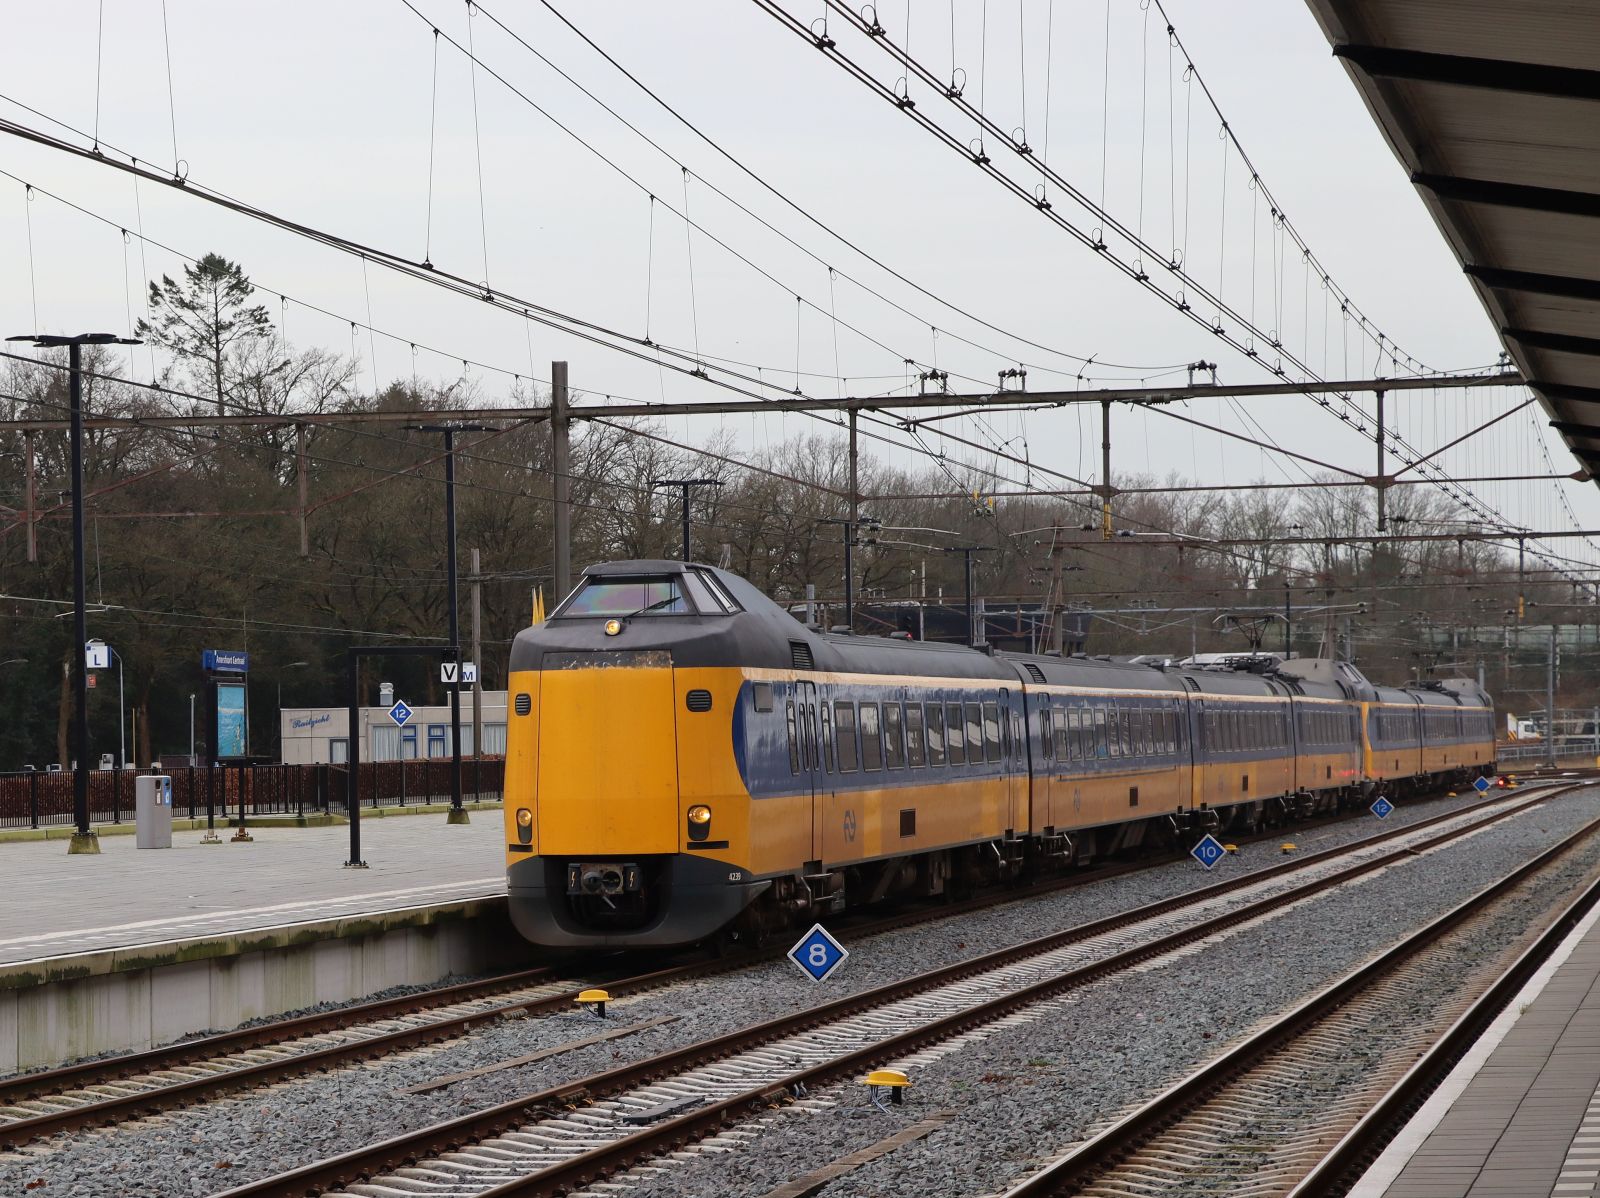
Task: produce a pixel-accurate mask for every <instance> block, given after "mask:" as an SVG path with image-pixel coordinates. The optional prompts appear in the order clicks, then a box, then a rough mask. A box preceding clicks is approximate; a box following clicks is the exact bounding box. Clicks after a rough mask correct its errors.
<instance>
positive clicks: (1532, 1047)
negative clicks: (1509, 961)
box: [1350, 908, 1600, 1198]
mask: <svg viewBox="0 0 1600 1198" xmlns="http://www.w3.org/2000/svg"><path fill="white" fill-rule="evenodd" d="M1597 1193H1600V908H1596V909H1595V910H1594V911H1591V912H1590V913H1589V915H1588V916H1587V917H1585V919H1584V920H1583V921H1582V922H1581V923H1579V924H1578V926H1577V927H1575V928H1574V929H1573V930H1572V932H1571V934H1570V935H1568V936H1567V938H1566V939H1565V940H1564V941H1563V942H1562V944H1561V947H1560V948H1559V950H1558V951H1557V952H1556V954H1555V955H1554V956H1553V957H1552V958H1551V960H1550V961H1548V962H1546V964H1545V965H1544V966H1543V968H1541V969H1540V970H1539V972H1538V973H1536V974H1535V975H1534V976H1533V977H1532V978H1531V979H1530V980H1529V981H1528V984H1527V985H1526V986H1525V987H1524V988H1523V990H1522V991H1521V993H1519V994H1518V995H1517V997H1516V998H1515V999H1513V1000H1512V1002H1511V1003H1510V1004H1509V1005H1508V1006H1507V1008H1506V1010H1505V1011H1504V1012H1503V1013H1502V1014H1501V1016H1500V1017H1499V1018H1498V1019H1497V1020H1496V1021H1495V1022H1494V1024H1492V1025H1491V1027H1490V1028H1489V1030H1488V1032H1487V1033H1486V1034H1485V1035H1484V1036H1483V1037H1482V1038H1481V1039H1480V1040H1479V1041H1478V1043H1477V1045H1476V1046H1474V1048H1473V1050H1472V1052H1470V1053H1469V1054H1468V1055H1467V1056H1466V1057H1465V1058H1464V1059H1463V1060H1462V1061H1461V1063H1460V1064H1458V1065H1457V1066H1456V1068H1455V1069H1454V1070H1453V1071H1452V1072H1451V1074H1450V1076H1449V1077H1448V1078H1447V1079H1446V1081H1445V1082H1444V1084H1443V1085H1442V1086H1440V1088H1439V1089H1438V1090H1437V1091H1435V1093H1434V1094H1433V1096H1432V1097H1431V1098H1430V1099H1429V1100H1428V1101H1427V1102H1426V1103H1425V1104H1424V1105H1423V1107H1422V1108H1421V1110H1419V1111H1418V1112H1417V1115H1416V1116H1415V1117H1414V1118H1413V1119H1412V1120H1411V1122H1410V1123H1409V1124H1408V1125H1407V1126H1406V1128H1405V1130H1404V1131H1402V1132H1401V1133H1400V1135H1399V1136H1398V1137H1396V1139H1395V1140H1394V1142H1393V1143H1391V1144H1390V1145H1389V1147H1388V1148H1387V1149H1386V1150H1385V1151H1384V1153H1383V1155H1382V1156H1381V1157H1379V1159H1378V1160H1377V1161H1376V1162H1375V1163H1374V1164H1373V1166H1372V1168H1370V1169H1369V1170H1368V1171H1367V1173H1366V1175H1365V1176H1364V1177H1362V1179H1361V1181H1360V1182H1359V1183H1358V1184H1357V1185H1356V1187H1355V1188H1354V1189H1352V1190H1351V1191H1350V1198H1588V1196H1589V1195H1594V1194H1597Z"/></svg>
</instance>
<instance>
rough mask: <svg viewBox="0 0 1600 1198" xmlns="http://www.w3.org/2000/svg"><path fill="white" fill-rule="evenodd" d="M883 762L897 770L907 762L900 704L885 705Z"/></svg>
mask: <svg viewBox="0 0 1600 1198" xmlns="http://www.w3.org/2000/svg"><path fill="white" fill-rule="evenodd" d="M883 763H884V765H886V766H888V767H889V768H890V769H892V770H897V769H899V768H900V767H901V766H903V765H905V763H906V742H905V736H904V733H903V731H902V730H901V726H900V704H899V702H898V701H896V702H894V703H885V704H884V705H883Z"/></svg>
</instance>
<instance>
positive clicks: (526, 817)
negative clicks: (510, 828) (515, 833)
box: [517, 807, 533, 828]
mask: <svg viewBox="0 0 1600 1198" xmlns="http://www.w3.org/2000/svg"><path fill="white" fill-rule="evenodd" d="M517 827H519V828H531V827H533V812H531V811H529V810H528V809H527V808H526V807H518V808H517Z"/></svg>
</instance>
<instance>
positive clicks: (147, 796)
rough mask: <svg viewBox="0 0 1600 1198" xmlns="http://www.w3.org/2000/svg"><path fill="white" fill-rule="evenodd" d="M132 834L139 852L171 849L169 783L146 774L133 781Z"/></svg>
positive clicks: (164, 776) (170, 793) (155, 775)
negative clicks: (140, 850) (142, 850)
mask: <svg viewBox="0 0 1600 1198" xmlns="http://www.w3.org/2000/svg"><path fill="white" fill-rule="evenodd" d="M133 798H134V817H133V818H134V832H135V833H136V836H135V841H136V843H137V845H138V847H139V848H141V849H170V848H171V847H172V779H171V778H170V777H169V776H168V775H166V774H147V775H144V776H142V777H140V778H136V779H135V780H134V788H133Z"/></svg>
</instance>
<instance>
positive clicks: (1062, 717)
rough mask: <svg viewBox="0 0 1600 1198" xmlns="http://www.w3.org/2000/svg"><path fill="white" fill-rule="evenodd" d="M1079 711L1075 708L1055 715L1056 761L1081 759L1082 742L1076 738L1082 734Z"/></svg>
mask: <svg viewBox="0 0 1600 1198" xmlns="http://www.w3.org/2000/svg"><path fill="white" fill-rule="evenodd" d="M1081 714H1082V713H1081V712H1080V711H1079V710H1078V709H1077V708H1076V707H1074V708H1071V709H1070V710H1063V711H1061V712H1060V713H1059V714H1058V715H1057V717H1056V760H1057V761H1068V760H1071V761H1082V760H1083V743H1082V741H1080V740H1079V739H1078V738H1079V737H1080V736H1081V735H1082V734H1083V728H1082V723H1081V720H1080V718H1079V717H1080V716H1081Z"/></svg>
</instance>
